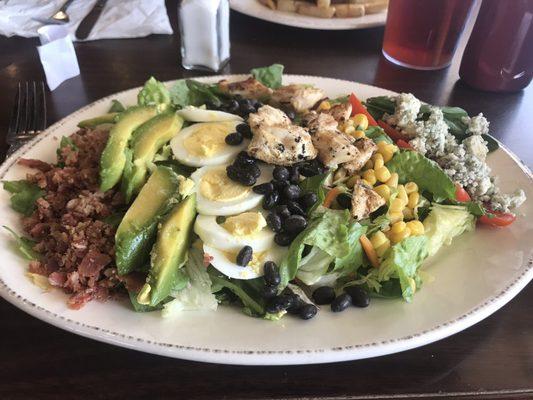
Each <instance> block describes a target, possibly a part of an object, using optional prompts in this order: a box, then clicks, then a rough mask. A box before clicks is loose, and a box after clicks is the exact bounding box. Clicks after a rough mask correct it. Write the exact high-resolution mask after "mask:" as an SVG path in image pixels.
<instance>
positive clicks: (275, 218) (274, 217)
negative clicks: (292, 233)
mask: <svg viewBox="0 0 533 400" xmlns="http://www.w3.org/2000/svg"><path fill="white" fill-rule="evenodd" d="M266 222H267V225H268V227H269V228H270V229H272V230H273V231H274V232H276V233H279V232H281V231H282V229H281V217H280V216H279V215H278V214H276V213H274V212H271V213H269V214H268V215H267V217H266Z"/></svg>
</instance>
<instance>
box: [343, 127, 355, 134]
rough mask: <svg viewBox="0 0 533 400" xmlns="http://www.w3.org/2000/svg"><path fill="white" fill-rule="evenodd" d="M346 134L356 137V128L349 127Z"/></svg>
mask: <svg viewBox="0 0 533 400" xmlns="http://www.w3.org/2000/svg"><path fill="white" fill-rule="evenodd" d="M344 133H346V134H347V135H354V134H355V128H354V127H353V126H347V127H345V128H344Z"/></svg>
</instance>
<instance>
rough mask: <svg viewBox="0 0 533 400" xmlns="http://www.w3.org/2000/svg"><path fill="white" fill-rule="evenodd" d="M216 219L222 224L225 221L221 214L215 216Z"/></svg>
mask: <svg viewBox="0 0 533 400" xmlns="http://www.w3.org/2000/svg"><path fill="white" fill-rule="evenodd" d="M216 221H217V224H219V225H220V224H223V223H224V222H226V217H224V216H223V215H219V216H218V217H217V218H216Z"/></svg>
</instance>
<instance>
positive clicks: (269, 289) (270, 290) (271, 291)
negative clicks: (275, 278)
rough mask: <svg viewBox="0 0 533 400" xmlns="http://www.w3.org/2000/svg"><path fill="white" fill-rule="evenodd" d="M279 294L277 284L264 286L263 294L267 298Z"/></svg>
mask: <svg viewBox="0 0 533 400" xmlns="http://www.w3.org/2000/svg"><path fill="white" fill-rule="evenodd" d="M277 294H278V288H277V287H276V286H263V288H262V295H263V297H264V298H265V299H271V298H273V297H275V296H276V295H277Z"/></svg>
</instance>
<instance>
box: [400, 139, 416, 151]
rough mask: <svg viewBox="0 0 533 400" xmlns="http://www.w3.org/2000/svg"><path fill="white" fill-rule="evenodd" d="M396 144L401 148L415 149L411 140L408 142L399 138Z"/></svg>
mask: <svg viewBox="0 0 533 400" xmlns="http://www.w3.org/2000/svg"><path fill="white" fill-rule="evenodd" d="M396 146H398V147H399V148H400V149H406V150H413V146H411V145H410V144H409V142H406V141H405V140H403V139H398V140H397V141H396Z"/></svg>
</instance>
